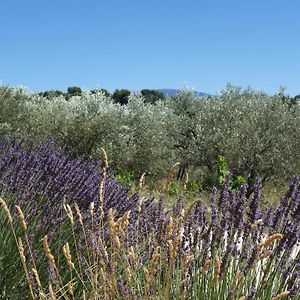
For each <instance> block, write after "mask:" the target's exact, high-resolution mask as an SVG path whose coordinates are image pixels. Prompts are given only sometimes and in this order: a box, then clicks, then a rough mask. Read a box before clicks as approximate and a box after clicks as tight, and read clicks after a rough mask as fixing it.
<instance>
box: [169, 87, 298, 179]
mask: <svg viewBox="0 0 300 300" xmlns="http://www.w3.org/2000/svg"><path fill="white" fill-rule="evenodd" d="M179 97H180V95H179ZM188 97H189V98H190V99H189V100H188V99H186V98H187V93H184V94H183V99H184V101H185V102H187V101H189V103H190V104H189V105H187V107H188V109H189V111H188V112H186V113H185V116H184V117H185V119H187V120H188V126H187V127H185V126H184V125H185V124H184V122H182V123H183V124H182V126H181V127H180V128H181V130H182V131H181V134H180V132H179V137H181V139H184V138H186V137H187V132H190V136H189V137H188V139H187V141H185V143H183V146H182V147H181V149H180V155H183V157H182V158H181V160H182V161H184V159H185V158H187V161H186V164H187V165H189V166H194V167H195V166H196V167H200V168H202V169H203V170H204V169H207V170H208V171H209V173H211V174H212V173H213V172H215V171H216V159H217V157H218V155H222V156H224V157H225V158H226V160H227V161H228V162H229V166H230V170H231V171H232V172H233V173H234V174H235V175H242V176H244V177H245V178H247V179H248V180H250V182H253V181H254V180H255V177H257V176H260V177H262V178H263V179H269V178H271V177H272V176H273V175H278V176H280V177H281V178H283V177H284V176H287V177H289V176H291V175H292V174H293V173H299V172H300V168H299V167H300V166H299V158H300V157H299V156H300V152H299V150H300V139H299V137H300V107H299V104H298V105H297V104H295V105H292V106H291V105H290V103H289V102H288V101H285V98H284V97H282V94H276V95H273V96H269V95H267V94H265V93H261V92H255V91H253V90H251V89H246V90H242V89H241V88H238V87H233V86H230V85H228V86H227V88H226V89H225V90H223V91H221V92H220V93H219V95H217V96H214V97H207V98H201V99H195V97H194V96H193V94H192V93H190V94H189V96H188ZM179 102H180V100H179ZM180 104H181V103H180ZM171 105H174V103H172V104H171ZM175 105H176V104H175ZM182 111H183V110H182ZM179 114H180V113H179ZM178 140H180V138H179V139H177V141H178ZM184 145H185V146H186V147H184Z"/></svg>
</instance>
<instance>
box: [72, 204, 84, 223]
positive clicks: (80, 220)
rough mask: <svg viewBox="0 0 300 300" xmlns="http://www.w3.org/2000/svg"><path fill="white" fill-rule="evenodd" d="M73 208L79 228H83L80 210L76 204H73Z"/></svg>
mask: <svg viewBox="0 0 300 300" xmlns="http://www.w3.org/2000/svg"><path fill="white" fill-rule="evenodd" d="M74 207H75V210H76V214H77V217H78V220H79V223H80V225H81V226H83V220H82V214H81V211H80V208H79V206H78V204H77V203H75V204H74Z"/></svg>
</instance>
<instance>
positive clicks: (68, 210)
mask: <svg viewBox="0 0 300 300" xmlns="http://www.w3.org/2000/svg"><path fill="white" fill-rule="evenodd" d="M64 209H65V212H66V213H67V216H68V218H69V220H70V222H71V225H74V216H73V212H72V209H71V206H70V205H69V204H66V205H65V204H64Z"/></svg>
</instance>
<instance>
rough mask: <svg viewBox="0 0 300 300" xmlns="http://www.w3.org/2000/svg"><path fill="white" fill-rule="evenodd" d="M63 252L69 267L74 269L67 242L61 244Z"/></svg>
mask: <svg viewBox="0 0 300 300" xmlns="http://www.w3.org/2000/svg"><path fill="white" fill-rule="evenodd" d="M63 252H64V255H65V258H66V260H67V264H68V266H69V268H70V269H75V266H74V263H73V262H72V256H71V251H70V246H69V243H68V242H67V243H66V244H65V245H64V246H63Z"/></svg>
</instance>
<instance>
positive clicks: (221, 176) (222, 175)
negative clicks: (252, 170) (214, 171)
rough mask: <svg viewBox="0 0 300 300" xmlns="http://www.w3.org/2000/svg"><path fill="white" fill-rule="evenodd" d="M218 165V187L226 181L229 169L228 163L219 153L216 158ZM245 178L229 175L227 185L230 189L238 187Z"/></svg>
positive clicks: (243, 182)
mask: <svg viewBox="0 0 300 300" xmlns="http://www.w3.org/2000/svg"><path fill="white" fill-rule="evenodd" d="M217 165H218V175H217V185H218V186H219V187H221V186H223V185H224V184H225V182H226V179H227V177H228V176H230V171H229V167H228V163H227V161H226V159H225V157H224V156H222V155H219V156H218V160H217ZM245 183H246V180H245V178H244V177H243V176H240V175H239V176H236V177H233V176H231V177H230V181H229V187H230V188H231V189H239V188H240V186H241V185H242V184H245Z"/></svg>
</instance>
